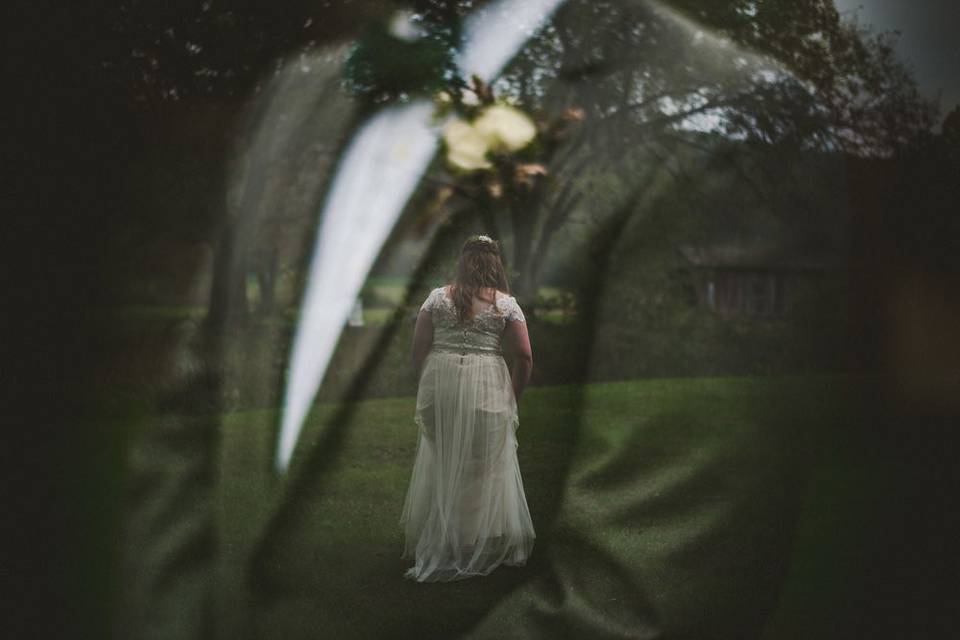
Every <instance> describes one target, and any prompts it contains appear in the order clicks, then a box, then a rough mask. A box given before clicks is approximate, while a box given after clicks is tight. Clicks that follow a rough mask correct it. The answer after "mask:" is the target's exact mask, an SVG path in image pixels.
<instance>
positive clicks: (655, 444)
mask: <svg viewBox="0 0 960 640" xmlns="http://www.w3.org/2000/svg"><path fill="white" fill-rule="evenodd" d="M781 382H782V381H780V382H778V381H772V380H770V379H760V378H710V379H707V378H685V379H657V380H636V381H624V382H610V383H596V384H592V385H589V387H588V388H587V395H586V398H587V404H586V406H587V411H586V412H585V413H584V416H585V422H584V427H583V429H584V431H583V434H582V437H580V438H578V437H577V434H575V433H572V432H571V429H570V428H569V427H568V426H566V425H571V424H573V423H574V421H572V420H570V417H571V416H572V415H573V413H572V412H574V411H575V410H576V406H575V403H574V400H573V398H574V394H572V393H571V388H569V387H565V386H556V387H540V388H531V389H529V390H528V392H527V393H526V394H525V395H524V398H523V402H522V404H521V409H520V420H521V422H520V430H519V434H518V435H519V441H520V448H519V456H520V468H521V472H522V474H523V478H524V485H525V488H526V492H527V498H528V502H529V504H530V509H531V513H532V514H533V517H534V525H535V526H536V527H537V531H538V534H540V535H542V534H545V533H546V532H547V531H548V529H549V527H550V524H551V522H550V520H551V519H552V514H553V513H555V509H556V506H557V505H558V504H559V503H560V501H561V496H562V493H561V492H562V491H563V488H562V479H563V477H564V469H565V464H566V462H567V461H568V459H569V458H570V456H571V454H573V453H578V454H580V453H583V452H603V451H604V450H607V449H609V450H616V451H626V452H628V454H629V456H630V457H629V458H627V459H626V461H627V462H628V463H629V462H630V461H632V460H633V459H635V460H636V463H637V464H638V465H642V467H643V468H644V469H646V468H649V469H651V470H653V471H656V472H658V473H659V469H660V467H658V461H659V460H664V461H666V460H669V459H670V456H673V455H676V453H677V452H678V451H679V452H683V455H687V452H688V451H689V452H696V459H698V460H701V459H704V458H706V459H713V458H711V456H716V458H715V459H716V460H718V461H721V462H722V463H723V465H726V466H724V467H723V468H722V473H721V476H720V477H721V479H724V480H725V479H726V478H728V477H729V478H736V477H737V476H738V475H739V476H743V475H749V474H750V473H751V472H752V470H753V468H752V466H751V465H752V463H753V462H755V460H756V459H757V457H758V456H761V457H762V456H764V455H766V451H767V447H769V446H770V443H771V442H772V441H774V440H776V439H777V437H778V433H777V431H778V430H779V429H787V428H788V426H786V425H781V424H779V423H777V422H776V421H767V418H768V417H770V416H773V415H780V413H781V412H782V410H783V408H784V407H783V405H782V404H777V403H780V402H781V401H783V402H797V403H798V404H797V413H798V415H800V416H801V417H802V418H803V420H806V421H809V423H810V424H811V425H816V426H815V427H814V428H815V429H816V431H817V433H816V434H812V435H815V436H822V435H825V434H829V430H830V429H832V428H833V427H834V426H836V425H835V424H834V422H835V421H836V420H837V419H838V416H837V415H835V414H834V413H832V412H831V410H830V409H829V406H830V405H829V404H823V403H821V404H816V403H814V404H813V405H812V406H804V405H803V404H802V403H803V402H804V400H803V399H804V398H820V399H821V400H822V398H823V397H824V394H825V393H827V394H829V393H840V394H842V393H844V392H845V387H844V386H843V385H836V384H832V383H831V381H830V379H829V377H813V378H804V379H800V378H797V379H791V380H788V381H787V382H788V384H787V387H789V389H790V396H789V398H788V397H787V396H784V395H781V394H779V393H778V392H777V389H781V390H782V388H783V387H782V386H780V387H778V386H777V385H781ZM797 394H799V395H797ZM768 398H779V400H770V401H768V400H767V399H768ZM335 410H336V407H335V406H332V405H318V406H317V407H316V408H315V410H314V412H313V413H312V414H311V418H310V419H311V420H321V421H322V420H327V419H329V418H330V417H331V416H332V415H334V412H335ZM413 411H414V398H413V397H402V398H386V399H375V400H369V401H366V402H363V403H361V404H359V405H358V406H357V408H356V410H355V414H354V418H353V420H352V423H351V424H352V427H351V429H350V431H349V432H348V433H347V434H346V437H345V443H344V445H343V448H342V450H341V452H340V454H339V455H338V457H337V462H336V463H335V465H336V466H335V467H334V468H333V469H331V470H330V472H329V473H328V474H327V476H326V478H325V479H324V484H323V487H322V491H320V492H319V493H318V494H317V495H316V498H315V503H314V504H312V505H311V508H312V509H314V510H315V511H316V513H318V514H323V517H322V518H321V517H318V518H314V519H312V520H310V522H312V523H315V525H314V526H315V530H311V531H309V535H308V536H307V538H306V539H309V540H311V544H310V547H309V548H304V549H302V550H298V551H297V553H298V554H299V555H300V556H301V557H302V559H303V562H304V563H307V564H309V565H311V566H314V567H315V573H316V577H315V580H316V582H315V583H313V584H312V585H311V587H310V592H309V593H302V594H287V595H286V596H283V597H279V598H277V599H275V600H274V601H273V602H272V604H271V605H270V607H269V608H268V609H267V610H264V611H261V615H260V616H258V618H259V619H261V620H263V621H265V622H266V624H267V625H269V627H268V628H271V629H273V631H274V632H275V633H276V636H277V637H297V636H298V635H300V634H301V633H303V634H308V633H309V629H310V626H311V625H313V624H320V621H321V620H323V623H322V624H324V625H325V633H324V637H331V638H335V637H344V638H347V637H349V638H364V637H369V638H381V637H403V636H404V631H405V630H409V629H418V630H423V631H424V632H426V633H427V636H425V637H450V636H451V635H453V634H456V633H457V632H459V631H462V630H464V629H466V628H469V627H470V626H471V625H472V624H473V623H474V622H476V621H477V620H478V619H479V618H480V617H481V616H482V615H483V613H484V612H485V611H487V610H488V609H489V607H490V606H491V604H492V603H494V602H495V601H496V600H497V599H499V598H500V597H502V596H503V595H504V594H505V593H506V592H508V591H510V590H511V589H513V588H515V587H516V586H517V585H518V584H519V583H520V582H521V581H522V580H523V579H525V578H526V577H527V576H528V575H530V573H532V572H535V571H537V570H538V556H537V554H538V551H540V550H541V549H539V548H535V550H534V557H533V558H532V560H531V565H529V566H528V567H527V568H525V569H514V568H502V569H499V570H497V571H495V572H494V574H492V575H491V576H489V577H486V578H482V579H472V580H466V581H460V582H455V583H450V584H445V585H436V584H417V583H414V582H412V581H408V580H405V579H403V578H402V573H403V571H404V570H405V568H406V566H407V565H406V563H405V561H403V560H401V559H400V557H399V556H400V553H401V550H402V542H403V540H402V534H401V530H400V528H399V525H398V518H399V516H400V511H401V507H402V504H403V499H404V495H405V492H406V489H407V482H408V480H409V477H410V471H411V467H412V464H413V458H414V449H415V445H416V432H415V427H414V423H413V419H412V416H413ZM771 411H772V412H773V413H770V412H771ZM818 411H820V412H822V414H823V415H818ZM274 418H275V416H274V415H273V412H263V411H261V412H243V413H239V412H238V413H232V414H229V415H227V416H225V421H226V425H227V426H228V427H229V426H236V425H241V424H242V425H247V426H249V425H253V424H260V425H267V424H269V423H270V421H271V420H273V419H274ZM718 425H720V426H721V427H722V429H723V430H724V432H723V433H722V434H721V433H718V432H716V431H712V430H716V429H718ZM264 428H265V427H264ZM261 441H262V442H264V443H265V444H264V446H270V444H269V438H266V437H265V438H263V439H262V440H261ZM611 447H612V449H611ZM712 448H713V449H715V450H713V449H712ZM225 455H227V456H230V455H233V454H232V453H231V452H230V451H226V452H225ZM238 455H239V454H238ZM602 457H603V455H602V454H601V455H600V456H599V458H600V459H602ZM623 461H624V458H622V456H621V460H620V462H617V463H616V464H612V465H609V467H610V468H609V469H604V470H593V471H591V470H590V469H579V470H577V471H576V472H577V473H580V474H586V475H588V476H589V475H590V474H591V473H594V472H595V473H594V475H596V476H597V478H596V481H597V482H601V483H603V482H613V483H616V482H617V481H618V478H619V476H618V475H617V474H622V473H623V470H620V471H618V470H617V464H621V465H622V464H623ZM738 464H742V465H743V467H742V469H738V468H736V465H738ZM730 465H733V467H730ZM661 466H662V465H661ZM225 468H234V469H237V470H239V471H238V473H237V475H235V476H233V477H231V476H227V477H225V478H223V479H222V480H223V481H224V482H225V483H226V484H228V485H230V486H232V487H234V489H235V490H239V491H241V492H243V491H245V489H244V487H245V485H248V484H249V479H248V477H247V476H246V475H245V474H244V473H243V472H242V468H243V467H242V465H236V466H234V465H229V464H228V465H225ZM575 469H576V467H575ZM671 473H673V474H674V475H675V476H676V477H672V478H668V477H666V476H664V475H660V476H656V477H654V473H653V472H652V473H651V476H650V483H649V485H648V486H646V488H644V485H639V486H637V487H636V488H633V489H631V488H629V487H627V488H625V489H624V490H625V491H633V490H635V491H653V490H656V488H657V487H656V483H657V482H666V483H667V484H668V485H669V484H670V483H672V482H674V481H680V480H682V476H683V474H684V470H683V469H674V470H671ZM604 474H607V475H610V474H612V476H611V477H607V476H606V475H604ZM640 475H641V478H642V477H643V474H642V473H641V474H640ZM624 477H629V470H628V473H627V476H624ZM812 477H813V479H812V483H813V486H815V487H816V488H817V489H818V491H823V492H825V493H826V494H827V495H829V496H830V498H829V500H828V501H827V503H826V505H825V506H824V505H823V504H817V505H813V506H811V507H808V508H807V509H806V510H805V511H804V515H803V516H802V517H801V522H800V526H799V528H798V530H799V538H798V541H797V543H796V549H797V550H798V551H797V553H798V554H801V557H795V558H794V559H793V561H792V564H791V565H790V569H789V573H788V580H787V583H788V588H787V594H786V600H784V601H782V602H781V607H780V608H781V610H785V611H786V612H785V613H778V615H777V616H775V618H774V620H773V621H772V622H771V624H770V625H769V626H768V629H769V630H770V636H769V637H782V636H783V635H784V634H783V632H784V629H786V628H792V629H794V631H795V630H796V629H795V625H797V624H802V625H804V626H805V628H806V629H807V630H810V631H812V630H814V629H819V628H818V627H817V624H818V623H817V621H816V620H812V621H811V620H810V619H804V620H801V619H800V618H799V617H798V616H797V615H796V612H798V611H800V612H803V611H807V610H809V609H810V608H813V609H814V610H818V609H819V610H820V611H821V612H823V611H824V608H827V609H829V608H830V607H832V606H834V604H833V602H834V599H835V597H836V594H834V593H830V592H829V591H828V592H823V590H822V589H821V588H820V585H818V576H820V575H828V574H830V572H831V571H834V570H836V566H834V565H831V564H830V563H831V562H833V561H835V560H838V559H840V556H839V555H836V553H835V554H834V555H829V554H828V555H827V556H826V557H825V558H824V557H823V556H822V554H821V553H820V550H819V547H818V541H819V540H820V539H821V538H823V537H825V536H826V537H829V536H831V535H832V534H833V532H834V531H835V530H836V527H838V526H848V525H851V523H852V524H853V525H856V523H858V522H861V515H862V513H863V509H862V507H860V508H859V510H858V507H857V505H856V503H855V502H856V499H857V498H856V496H857V491H856V488H857V487H859V486H861V485H865V483H866V482H867V481H868V479H869V469H868V468H866V467H864V468H858V467H851V466H849V465H847V464H846V463H845V461H844V459H843V458H842V457H835V458H831V457H830V456H819V457H817V458H816V459H815V464H814V468H813V469H812ZM620 481H622V479H620ZM668 488H670V487H668ZM250 489H251V491H253V487H250ZM751 490H753V489H751ZM762 490H763V489H762V488H761V491H762ZM768 490H769V491H770V492H776V491H780V490H782V489H781V488H778V487H776V486H771V487H769V489H768ZM254 493H255V492H254ZM311 495H314V494H311ZM612 495H614V498H612V499H617V497H619V498H620V499H622V497H623V495H624V494H623V493H622V492H620V493H618V492H616V491H614V492H612ZM248 497H249V496H248ZM597 506H598V507H606V506H610V505H597ZM600 511H602V509H600ZM583 517H584V520H585V521H589V519H590V517H591V516H590V514H589V513H585V514H583ZM668 524H669V526H668V527H667V528H659V529H658V528H657V527H656V526H651V527H650V528H649V529H648V530H646V531H644V530H642V529H640V530H638V529H637V528H636V527H633V528H631V530H630V532H628V533H627V532H621V533H619V534H613V535H623V536H626V537H625V538H624V539H623V540H611V541H610V546H612V547H614V548H617V547H622V546H624V545H634V546H635V545H637V544H640V545H652V546H651V548H653V547H655V546H656V545H665V544H666V545H669V544H671V541H672V540H674V539H676V540H683V539H688V538H691V537H696V536H697V533H698V532H697V531H696V527H697V526H698V525H697V522H696V521H692V522H691V521H682V520H681V521H669V523H668ZM224 525H225V526H227V527H230V526H231V523H224ZM670 527H673V528H670ZM627 538H629V539H627ZM848 538H849V544H850V550H852V551H854V556H853V557H844V558H843V562H846V563H847V564H848V565H850V567H851V571H855V570H856V567H857V566H858V565H857V563H858V562H860V556H857V555H856V553H857V550H858V549H859V547H857V540H858V538H857V531H855V530H852V531H851V532H850V533H849V535H848ZM538 544H539V540H538ZM744 544H747V542H746V541H745V542H744ZM749 552H750V551H749V548H745V549H744V553H746V554H749ZM859 553H861V554H863V553H864V551H863V550H862V549H859ZM803 554H808V555H809V556H810V557H809V558H806V557H803ZM811 558H820V559H819V560H817V561H812V562H811V561H808V560H810V559H811ZM831 559H832V560H831ZM667 568H668V569H669V567H667ZM235 569H236V570H237V571H239V570H240V569H241V568H240V567H236V568H235ZM227 574H230V572H229V571H228V572H227ZM237 575H239V573H237ZM704 579H705V580H713V579H716V576H705V577H704ZM718 584H719V585H720V586H721V587H722V586H723V585H722V581H721V582H720V583H718ZM657 586H658V585H655V584H654V585H651V589H652V590H653V591H656V590H657ZM231 588H232V586H231V585H227V584H221V585H220V589H231ZM316 593H323V594H324V596H323V601H322V602H320V601H318V599H317V597H316V595H315V594H316ZM374 610H375V611H376V612H377V615H375V616H372V615H370V613H369V612H370V611H374ZM829 619H830V618H829V616H827V618H825V620H827V621H829ZM311 621H315V622H311ZM303 624H305V625H307V626H306V627H299V626H298V625H303ZM824 624H826V623H824ZM384 625H385V626H384ZM314 628H315V627H314ZM819 630H821V631H822V630H823V629H819Z"/></svg>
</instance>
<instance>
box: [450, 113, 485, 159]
mask: <svg viewBox="0 0 960 640" xmlns="http://www.w3.org/2000/svg"><path fill="white" fill-rule="evenodd" d="M443 141H444V142H445V143H446V145H447V160H448V161H449V162H450V164H452V165H454V166H455V167H459V168H460V169H463V170H465V171H474V170H476V169H489V168H490V167H491V166H493V165H492V164H491V163H490V161H489V160H487V152H488V151H489V150H490V148H489V146H488V145H487V141H486V139H485V138H484V137H483V136H482V135H480V133H479V132H478V131H477V129H476V128H475V127H474V126H473V125H471V124H470V123H468V122H466V121H464V120H460V119H458V118H455V119H453V120H451V121H450V122H448V123H447V124H446V125H445V126H444V127H443Z"/></svg>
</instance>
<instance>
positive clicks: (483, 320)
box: [420, 287, 526, 354]
mask: <svg viewBox="0 0 960 640" xmlns="http://www.w3.org/2000/svg"><path fill="white" fill-rule="evenodd" d="M420 309H421V310H422V311H429V312H430V314H431V317H432V319H433V347H432V349H433V350H434V351H446V352H452V353H460V354H466V353H492V354H500V353H502V351H501V346H500V342H501V338H502V337H503V329H504V327H506V324H507V321H508V320H514V321H519V322H526V318H525V317H524V315H523V311H522V310H521V309H520V305H519V304H517V300H516V298H514V297H513V296H510V295H507V294H505V293H501V292H499V291H497V292H496V302H495V303H494V304H491V305H489V306H488V307H486V308H484V309H483V310H481V311H479V312H478V313H475V314H474V316H473V317H472V318H470V319H469V320H468V321H467V322H466V323H464V324H462V325H461V324H459V323H458V317H457V308H456V306H455V305H454V303H453V300H451V299H450V297H449V296H448V295H447V292H446V288H445V287H437V288H436V289H434V290H433V291H431V292H430V295H429V296H427V299H426V300H425V301H424V303H423V304H422V305H421V306H420Z"/></svg>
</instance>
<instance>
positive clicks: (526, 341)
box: [503, 320, 533, 402]
mask: <svg viewBox="0 0 960 640" xmlns="http://www.w3.org/2000/svg"><path fill="white" fill-rule="evenodd" d="M503 346H504V351H505V355H506V360H507V363H508V364H509V365H510V380H511V381H512V384H513V395H514V396H515V397H516V398H517V401H518V402H519V400H520V396H521V394H522V393H523V390H524V389H525V388H526V386H527V383H528V382H530V373H531V372H532V371H533V352H532V351H531V349H530V336H529V334H528V333H527V323H526V322H522V321H519V320H509V321H507V324H506V326H505V327H504V330H503Z"/></svg>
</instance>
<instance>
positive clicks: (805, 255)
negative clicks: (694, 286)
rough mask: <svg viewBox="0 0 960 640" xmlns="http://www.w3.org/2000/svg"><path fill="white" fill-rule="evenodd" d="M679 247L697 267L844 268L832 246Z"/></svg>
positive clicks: (737, 244)
mask: <svg viewBox="0 0 960 640" xmlns="http://www.w3.org/2000/svg"><path fill="white" fill-rule="evenodd" d="M677 251H679V253H680V254H681V255H682V256H683V257H684V258H686V260H687V261H688V262H689V263H690V264H691V265H693V266H694V267H700V268H727V269H756V270H783V271H828V270H835V269H840V268H841V267H842V265H843V263H842V260H841V256H840V255H839V254H838V252H837V251H835V250H833V249H832V248H829V247H799V246H793V247H790V246H784V245H779V244H775V243H769V242H730V243H724V244H711V245H681V246H678V247H677Z"/></svg>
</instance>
